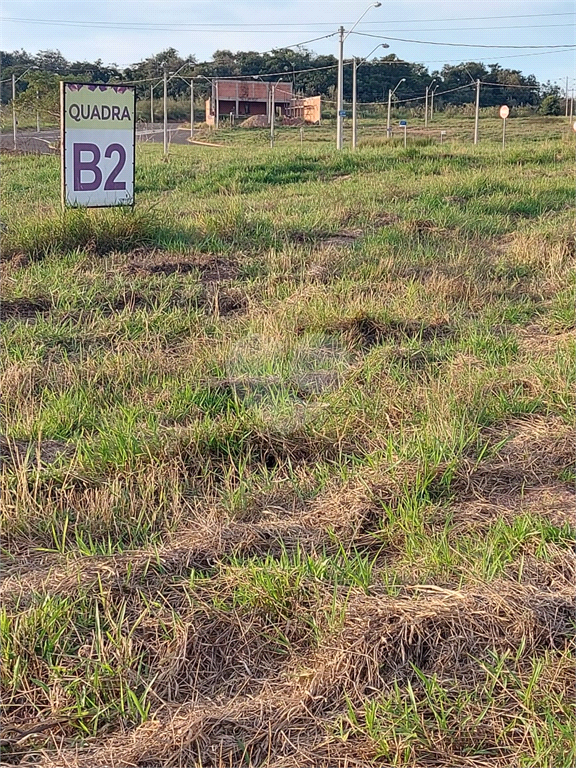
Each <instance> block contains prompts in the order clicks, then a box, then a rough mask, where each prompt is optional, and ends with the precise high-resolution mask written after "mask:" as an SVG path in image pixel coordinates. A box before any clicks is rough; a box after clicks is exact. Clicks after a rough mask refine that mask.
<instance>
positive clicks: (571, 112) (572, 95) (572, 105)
mask: <svg viewBox="0 0 576 768" xmlns="http://www.w3.org/2000/svg"><path fill="white" fill-rule="evenodd" d="M570 93H571V95H570V122H572V118H573V117H574V91H571V92H570ZM14 135H16V134H14Z"/></svg>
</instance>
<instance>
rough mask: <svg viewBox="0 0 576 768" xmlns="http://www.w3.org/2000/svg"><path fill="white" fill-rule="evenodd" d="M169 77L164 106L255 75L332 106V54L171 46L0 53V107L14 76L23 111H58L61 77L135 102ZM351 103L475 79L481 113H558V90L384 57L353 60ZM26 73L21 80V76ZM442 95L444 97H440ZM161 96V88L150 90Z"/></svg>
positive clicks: (469, 84) (454, 94) (457, 98)
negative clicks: (111, 87)
mask: <svg viewBox="0 0 576 768" xmlns="http://www.w3.org/2000/svg"><path fill="white" fill-rule="evenodd" d="M164 64H166V67H167V70H168V72H170V73H175V72H178V75H176V76H172V75H171V77H170V79H169V82H168V95H169V97H170V99H171V100H176V101H180V100H188V102H189V98H190V77H194V78H195V80H194V89H195V94H196V97H197V99H198V100H199V101H200V100H203V99H205V98H206V97H207V96H208V94H209V91H210V82H209V79H210V78H214V77H246V76H255V77H258V78H262V79H263V80H270V81H276V80H279V79H282V80H283V81H284V82H286V81H288V82H292V84H293V86H294V90H295V92H298V93H301V94H303V95H305V96H315V95H321V96H322V97H323V98H324V99H325V100H327V101H330V100H335V98H336V80H337V69H336V64H337V59H336V57H335V56H332V55H317V54H316V53H314V52H313V51H310V50H307V49H301V50H292V49H289V48H278V49H276V50H273V51H271V52H269V53H258V52H256V51H237V52H236V53H233V52H232V51H229V50H225V49H222V50H217V51H216V52H215V53H214V54H213V56H212V59H211V60H210V61H204V62H199V61H198V60H197V58H196V57H195V56H193V55H189V56H185V57H183V56H181V55H180V54H179V53H178V51H177V50H175V49H174V48H167V49H166V50H164V51H161V52H160V53H157V54H155V55H154V56H149V57H147V58H145V59H142V61H139V62H137V63H136V64H134V65H132V66H130V67H126V68H124V69H120V68H118V67H116V66H115V65H105V64H104V63H103V62H102V60H101V59H97V60H96V61H94V62H89V61H74V62H71V61H68V60H67V59H66V58H65V57H64V56H63V55H62V54H61V53H60V52H59V51H52V50H47V51H40V52H38V53H36V54H30V53H27V52H26V51H24V50H20V51H12V52H6V51H0V71H1V72H2V80H3V83H2V90H1V93H0V99H1V102H2V104H7V103H8V102H9V101H10V100H11V98H12V86H11V83H10V80H11V76H12V73H14V74H15V75H16V76H17V78H19V79H18V80H17V83H16V90H17V99H18V102H19V103H20V104H21V105H22V106H23V107H24V106H26V104H27V103H28V104H29V105H30V106H32V105H33V104H36V106H37V107H38V106H39V105H41V108H42V109H44V110H46V111H48V112H50V111H53V110H56V111H57V109H58V82H59V80H61V79H65V80H77V81H79V82H95V83H110V82H114V83H120V82H124V83H134V84H135V88H136V93H137V97H138V98H139V99H140V100H145V99H148V98H149V94H150V84H151V83H152V84H154V83H155V82H157V81H158V80H159V79H160V78H161V77H162V72H163V65H164ZM358 64H359V66H358V69H357V93H358V101H359V102H364V103H371V102H384V101H386V100H387V98H388V91H389V90H392V89H394V88H395V87H396V86H397V84H398V83H399V81H400V80H404V82H402V83H401V84H400V86H399V87H398V89H397V91H396V97H397V98H398V99H399V100H400V101H403V100H407V99H417V98H418V97H422V96H423V94H424V92H425V89H426V87H427V86H428V85H430V83H431V82H432V80H435V81H436V82H435V83H434V87H435V88H436V87H437V95H436V98H435V107H436V109H439V110H442V109H443V108H444V107H445V106H447V105H455V106H459V105H464V104H469V103H472V102H473V101H474V99H475V89H474V88H473V83H474V82H475V81H476V79H480V80H481V81H483V82H486V83H492V84H493V85H490V86H489V87H484V88H482V89H481V93H480V105H481V106H482V107H490V106H497V105H500V104H504V103H506V104H508V105H510V106H512V107H517V106H525V107H532V108H534V109H536V108H539V107H540V108H542V106H544V107H545V110H544V111H546V112H547V114H554V113H555V112H558V113H559V112H560V108H561V107H560V90H559V88H558V87H557V86H554V85H552V84H551V83H549V82H548V83H545V84H540V83H539V82H538V80H537V79H536V77H535V76H534V75H524V74H522V72H521V71H520V70H517V69H507V68H504V67H501V66H500V65H499V64H490V65H488V66H486V65H485V64H483V63H482V62H475V61H469V62H462V63H461V64H456V65H451V64H445V65H444V66H443V67H442V68H441V69H440V70H434V71H431V72H430V71H428V69H427V67H425V66H424V65H422V64H417V63H410V62H406V61H403V60H401V59H399V58H398V57H397V56H396V55H395V54H393V53H392V54H389V55H386V56H383V57H380V58H376V59H372V60H370V61H366V62H364V61H361V60H358ZM26 69H28V72H26V74H25V75H23V76H21V75H22V73H23V72H24V71H25V70H26ZM443 91H449V93H448V92H447V93H442V92H443ZM155 95H156V97H160V96H161V89H160V88H158V89H157V90H156V92H155ZM351 97H352V67H351V66H346V67H345V68H344V99H345V100H346V101H349V100H350V99H351Z"/></svg>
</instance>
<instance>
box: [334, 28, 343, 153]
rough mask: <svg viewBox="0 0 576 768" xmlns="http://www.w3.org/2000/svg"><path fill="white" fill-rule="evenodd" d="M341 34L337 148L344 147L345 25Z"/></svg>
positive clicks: (340, 31) (337, 100)
mask: <svg viewBox="0 0 576 768" xmlns="http://www.w3.org/2000/svg"><path fill="white" fill-rule="evenodd" d="M338 34H339V35H340V47H339V54H338V96H337V99H336V105H337V107H336V109H337V112H338V114H337V115H336V149H342V146H343V143H344V142H343V132H344V116H343V115H342V112H343V111H344V27H340V29H339V30H338Z"/></svg>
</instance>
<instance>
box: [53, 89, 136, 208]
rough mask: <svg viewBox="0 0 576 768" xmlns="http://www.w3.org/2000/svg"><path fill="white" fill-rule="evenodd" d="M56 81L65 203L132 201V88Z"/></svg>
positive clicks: (85, 204)
mask: <svg viewBox="0 0 576 768" xmlns="http://www.w3.org/2000/svg"><path fill="white" fill-rule="evenodd" d="M60 86H61V88H60V109H61V117H60V119H61V123H60V125H61V132H62V139H61V144H62V148H61V152H62V202H63V204H64V205H70V206H81V207H85V208H104V207H108V206H115V205H134V147H135V131H136V120H135V115H136V94H135V91H134V88H130V87H128V86H123V85H94V84H91V83H61V84H60Z"/></svg>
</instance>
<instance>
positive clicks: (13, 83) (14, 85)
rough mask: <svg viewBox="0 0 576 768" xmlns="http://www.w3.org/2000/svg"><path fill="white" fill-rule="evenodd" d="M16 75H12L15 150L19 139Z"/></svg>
mask: <svg viewBox="0 0 576 768" xmlns="http://www.w3.org/2000/svg"><path fill="white" fill-rule="evenodd" d="M17 122H18V121H17V120H16V75H15V74H14V73H12V130H13V133H14V149H16V146H17V144H18V138H17V135H16V130H17V129H16V125H17Z"/></svg>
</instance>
